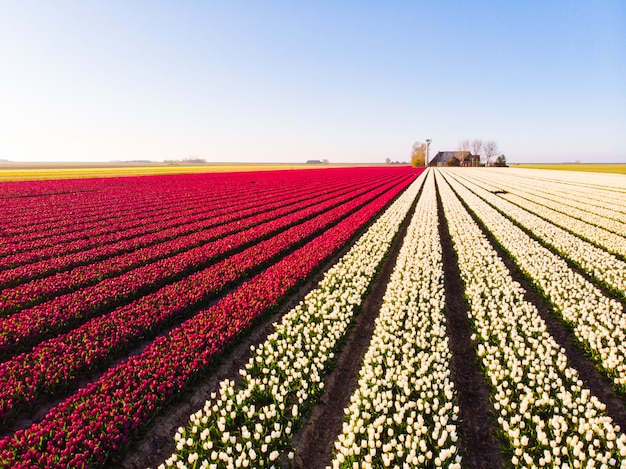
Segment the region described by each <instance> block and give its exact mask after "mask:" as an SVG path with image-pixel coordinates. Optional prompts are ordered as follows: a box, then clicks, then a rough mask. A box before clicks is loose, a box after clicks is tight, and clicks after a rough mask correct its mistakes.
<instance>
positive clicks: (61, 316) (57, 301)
mask: <svg viewBox="0 0 626 469" xmlns="http://www.w3.org/2000/svg"><path fill="white" fill-rule="evenodd" d="M388 187H389V184H388V185H386V186H379V187H376V186H374V187H366V188H361V189H359V190H355V191H353V193H349V194H342V195H339V196H337V197H333V198H330V199H328V200H326V201H324V199H323V198H320V201H319V203H317V204H315V205H312V206H311V205H310V203H308V204H307V203H303V204H302V205H303V206H302V207H301V208H300V210H299V211H297V212H292V213H290V214H283V216H281V217H277V216H276V214H274V215H273V216H271V217H270V220H269V221H268V220H267V219H265V220H263V219H264V218H265V217H267V214H261V215H258V216H257V217H254V220H252V221H253V222H255V221H256V222H258V223H251V224H250V227H247V229H245V230H243V231H240V232H236V233H234V234H231V235H228V236H224V237H222V238H218V239H215V236H212V238H213V239H214V240H213V241H212V242H209V243H207V244H203V245H200V246H198V247H196V248H192V249H190V250H188V251H184V252H181V253H179V254H176V255H174V256H172V257H167V258H164V259H161V260H159V261H157V262H154V263H151V264H148V265H145V266H142V267H139V268H136V269H134V270H131V271H129V272H127V273H125V274H123V275H120V276H118V277H111V278H108V279H105V280H103V281H101V282H99V283H97V284H96V285H92V286H89V287H85V288H82V289H80V290H78V291H75V292H73V293H69V294H66V295H62V296H58V297H56V298H54V299H53V300H51V301H48V302H46V303H42V304H39V305H37V306H34V307H32V308H30V309H26V310H23V311H20V312H18V313H15V314H13V315H11V316H9V317H7V318H5V319H4V320H3V321H0V356H4V357H6V356H9V355H10V354H13V353H15V351H16V350H20V349H23V348H24V346H28V345H31V344H33V343H36V342H38V341H40V340H41V339H42V338H45V337H49V336H51V335H53V334H58V333H61V332H64V331H66V330H69V329H71V328H72V327H76V326H78V325H80V324H81V323H82V322H83V321H84V320H85V319H89V318H91V317H94V316H96V315H98V314H99V313H100V312H102V311H106V310H108V309H110V308H112V307H115V306H116V305H119V304H120V303H122V302H126V301H130V300H133V299H134V298H137V297H139V296H140V295H141V294H143V293H145V292H148V291H150V290H154V289H155V288H158V287H159V286H160V285H163V284H165V283H167V282H171V281H175V280H177V279H180V278H181V277H183V276H184V275H186V274H188V273H189V272H192V271H195V270H198V269H200V268H202V267H203V266H206V265H207V264H209V263H214V262H215V261H216V260H217V259H219V258H221V257H223V256H224V255H226V254H228V253H229V252H233V250H236V249H238V248H241V247H245V246H246V245H249V244H251V243H258V242H259V241H260V240H262V239H264V238H265V237H267V236H270V235H272V234H275V233H277V232H282V231H283V230H285V229H286V228H288V227H289V226H291V225H294V224H297V223H302V221H303V220H307V219H308V218H310V217H313V216H319V217H325V216H326V214H324V213H323V212H325V211H326V210H329V209H330V208H332V207H333V206H337V205H339V209H340V210H339V211H338V212H331V213H333V214H334V213H341V212H344V211H345V210H349V209H351V208H354V207H355V206H356V205H358V204H360V203H363V201H364V200H367V199H370V198H371V197H373V196H375V195H377V192H379V191H381V190H385V188H388ZM362 194H364V195H362ZM356 196H361V197H356ZM355 197H356V198H355ZM320 214H322V215H320ZM261 221H263V222H264V223H261ZM224 228H226V226H225V227H224ZM294 230H295V228H294ZM186 242H187V243H189V240H186ZM184 243H185V240H183V246H184ZM142 258H145V257H144V256H139V257H138V260H139V261H141V259H142ZM94 267H95V266H94ZM94 270H95V269H94ZM76 271H79V273H82V269H76V270H73V271H71V273H73V272H76ZM96 273H97V272H96ZM44 280H45V279H44Z"/></svg>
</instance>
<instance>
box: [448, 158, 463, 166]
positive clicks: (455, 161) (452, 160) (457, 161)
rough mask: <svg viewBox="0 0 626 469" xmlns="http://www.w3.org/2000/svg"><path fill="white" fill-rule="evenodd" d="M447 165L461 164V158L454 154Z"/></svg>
mask: <svg viewBox="0 0 626 469" xmlns="http://www.w3.org/2000/svg"><path fill="white" fill-rule="evenodd" d="M445 164H446V166H461V160H459V159H458V158H457V157H456V156H453V157H452V158H450V159H449V160H448V161H446V163H445Z"/></svg>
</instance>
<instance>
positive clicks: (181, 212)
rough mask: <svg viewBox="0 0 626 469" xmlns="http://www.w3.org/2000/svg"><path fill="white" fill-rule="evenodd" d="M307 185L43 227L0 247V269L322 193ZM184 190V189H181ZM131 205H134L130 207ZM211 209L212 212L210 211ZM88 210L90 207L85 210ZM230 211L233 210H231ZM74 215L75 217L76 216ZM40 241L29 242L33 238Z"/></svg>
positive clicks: (164, 205) (157, 207)
mask: <svg viewBox="0 0 626 469" xmlns="http://www.w3.org/2000/svg"><path fill="white" fill-rule="evenodd" d="M316 183H317V184H315V185H313V184H310V183H309V184H308V186H311V187H305V188H300V187H293V186H291V187H279V188H276V189H275V191H273V192H270V191H264V192H263V193H262V194H260V193H259V191H258V189H257V190H256V191H255V190H250V189H248V190H247V191H245V192H242V193H234V194H231V197H229V198H228V199H224V197H223V194H222V198H221V200H219V205H218V204H216V201H217V200H218V199H217V196H218V194H213V195H211V197H210V198H208V200H207V197H206V194H200V195H198V196H197V197H196V198H194V199H192V200H189V201H187V202H185V203H180V201H179V202H178V203H176V205H174V206H172V204H163V205H159V206H156V207H155V206H153V207H148V210H149V211H150V212H149V213H146V211H138V212H137V213H132V214H126V215H125V216H124V217H122V218H117V217H115V216H113V214H111V216H110V217H109V218H108V219H101V220H99V222H98V223H96V224H93V223H86V224H81V223H78V217H77V218H76V222H75V223H74V225H72V227H71V229H68V228H67V227H60V228H59V227H57V228H55V229H52V228H46V227H40V228H38V229H37V230H36V231H35V232H31V233H21V234H14V235H12V236H11V238H9V239H8V240H7V242H6V245H5V246H0V256H4V257H3V258H0V268H5V269H6V268H10V267H13V266H17V265H21V264H25V263H32V262H35V261H37V260H41V259H47V258H50V257H54V256H58V255H60V254H63V255H65V254H67V253H71V252H77V251H84V250H85V249H89V248H92V247H96V246H100V245H103V244H108V243H113V242H116V241H121V240H125V239H130V238H133V237H135V236H138V235H143V234H148V233H153V232H156V231H160V230H162V229H164V228H168V227H169V226H170V225H171V226H177V225H180V224H181V223H183V222H185V221H187V218H189V221H191V220H193V219H196V218H198V219H208V218H210V217H211V216H214V213H213V212H216V213H215V215H220V214H224V213H228V211H230V212H237V211H238V210H242V209H246V208H250V206H253V205H254V206H257V207H259V206H261V205H262V203H263V202H264V201H267V202H268V203H271V202H273V200H274V199H275V198H276V197H277V196H278V197H279V198H282V199H284V198H285V197H286V195H287V194H289V193H291V194H293V193H299V192H300V190H301V189H304V190H305V191H306V190H312V189H315V190H318V191H319V190H320V187H319V186H320V182H319V181H316ZM181 190H182V188H181ZM128 205H132V204H128ZM207 208H209V209H207ZM85 209H87V210H88V209H89V207H85ZM229 209H230V210H229ZM73 215H75V214H74V213H73ZM35 236H36V237H37V239H30V238H32V237H35Z"/></svg>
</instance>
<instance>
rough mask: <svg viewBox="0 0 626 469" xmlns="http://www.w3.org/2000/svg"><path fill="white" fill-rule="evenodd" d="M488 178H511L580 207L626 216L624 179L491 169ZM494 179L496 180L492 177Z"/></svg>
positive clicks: (622, 176) (619, 177)
mask: <svg viewBox="0 0 626 469" xmlns="http://www.w3.org/2000/svg"><path fill="white" fill-rule="evenodd" d="M492 169H493V171H492V170H489V173H490V174H489V178H490V179H495V180H500V178H502V177H503V178H507V179H508V178H511V177H514V178H515V179H516V180H517V181H521V183H523V181H528V184H533V185H534V186H535V187H544V188H546V189H547V192H549V193H552V192H554V190H555V189H558V188H562V190H561V191H560V192H559V191H557V193H564V195H565V197H571V196H574V197H577V200H579V201H580V202H581V203H584V204H590V203H591V204H593V205H597V206H600V207H604V208H607V209H609V210H616V211H621V212H623V213H626V212H625V211H626V207H625V206H624V198H625V197H626V175H624V174H609V173H604V174H601V173H591V172H573V171H546V170H543V169H528V168H506V169H504V168H492ZM494 176H495V177H494Z"/></svg>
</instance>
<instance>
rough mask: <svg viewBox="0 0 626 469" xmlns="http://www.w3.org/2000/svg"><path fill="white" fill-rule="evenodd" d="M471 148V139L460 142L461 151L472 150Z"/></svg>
mask: <svg viewBox="0 0 626 469" xmlns="http://www.w3.org/2000/svg"><path fill="white" fill-rule="evenodd" d="M470 149H471V146H470V141H469V139H465V140H461V141H460V142H459V150H460V151H470Z"/></svg>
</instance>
